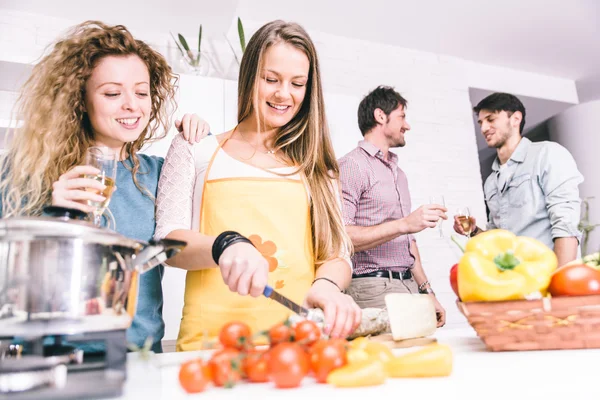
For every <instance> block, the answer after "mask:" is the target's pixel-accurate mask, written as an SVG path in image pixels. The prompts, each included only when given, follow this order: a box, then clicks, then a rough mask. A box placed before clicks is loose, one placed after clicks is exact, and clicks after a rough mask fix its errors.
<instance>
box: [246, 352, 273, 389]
mask: <svg viewBox="0 0 600 400" xmlns="http://www.w3.org/2000/svg"><path fill="white" fill-rule="evenodd" d="M268 360H269V353H268V352H267V351H265V350H257V349H251V350H249V351H248V352H247V353H246V354H245V356H244V361H243V362H242V367H243V370H244V374H245V375H246V377H247V378H248V380H249V381H250V382H268V381H269V374H268V373H267V361H268Z"/></svg>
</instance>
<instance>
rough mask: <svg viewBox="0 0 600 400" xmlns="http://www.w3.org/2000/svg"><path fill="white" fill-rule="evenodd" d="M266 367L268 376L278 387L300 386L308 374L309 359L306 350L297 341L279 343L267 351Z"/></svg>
mask: <svg viewBox="0 0 600 400" xmlns="http://www.w3.org/2000/svg"><path fill="white" fill-rule="evenodd" d="M269 353H270V354H269V359H268V361H267V369H268V371H269V378H270V379H271V380H272V381H273V383H275V386H276V387H278V388H294V387H298V386H300V382H302V379H303V378H304V377H305V376H306V374H308V369H309V361H308V355H307V354H306V351H304V349H303V348H302V346H300V345H299V344H298V343H285V342H284V343H279V344H278V345H276V346H275V347H273V348H272V349H271V350H270V352H269Z"/></svg>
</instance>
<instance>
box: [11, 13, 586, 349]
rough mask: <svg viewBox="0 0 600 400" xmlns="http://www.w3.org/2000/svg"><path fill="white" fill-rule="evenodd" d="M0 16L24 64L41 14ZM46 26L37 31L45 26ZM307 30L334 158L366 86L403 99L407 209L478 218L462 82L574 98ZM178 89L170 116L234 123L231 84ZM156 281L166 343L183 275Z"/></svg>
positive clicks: (352, 136)
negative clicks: (440, 207) (435, 198)
mask: <svg viewBox="0 0 600 400" xmlns="http://www.w3.org/2000/svg"><path fill="white" fill-rule="evenodd" d="M0 11H2V10H0ZM10 13H11V12H9V14H10ZM6 15H7V14H6V13H2V17H0V33H1V34H0V60H2V58H3V57H4V58H5V59H7V60H21V61H23V60H25V61H26V62H30V61H31V60H32V59H33V58H34V57H33V53H36V54H37V52H38V51H39V48H40V45H39V43H44V42H45V41H46V40H47V37H46V36H43V37H38V36H37V34H36V32H38V31H40V29H41V28H40V26H41V25H43V24H44V23H45V22H44V21H45V19H44V18H41V17H39V16H38V17H36V18H33V19H31V18H29V17H27V16H23V15H22V14H19V15H17V16H16V17H15V22H11V19H10V16H8V17H7V16H6ZM30 20H32V21H35V22H34V23H31V22H30ZM65 22H66V21H62V22H60V23H57V22H56V20H51V22H48V23H49V24H54V25H53V27H54V30H56V27H57V26H58V25H61V24H62V25H61V26H67V25H66V24H65ZM74 22H79V21H74ZM244 22H245V25H246V27H247V30H246V31H247V36H248V37H249V36H250V34H251V32H253V31H254V30H255V29H256V28H257V27H258V26H259V25H260V24H259V23H258V22H252V21H244ZM72 23H73V22H72ZM50 30H51V29H50V28H47V29H46V30H43V29H41V31H44V32H47V31H50ZM310 33H311V35H312V37H313V39H314V41H315V43H316V46H317V50H318V52H319V56H320V61H321V67H322V76H323V83H324V90H325V96H326V97H325V100H326V112H327V115H328V118H329V124H330V128H331V132H332V136H333V142H334V146H335V149H336V153H337V155H338V156H342V155H343V154H345V153H346V152H348V151H349V150H351V149H352V148H354V147H355V146H356V143H357V142H358V141H359V140H360V139H361V135H360V133H359V130H358V126H357V117H356V112H357V106H358V103H359V102H360V100H361V98H362V97H363V96H364V95H365V94H367V93H368V91H370V90H371V89H373V88H374V87H376V86H377V85H380V84H385V85H391V86H394V87H395V88H396V89H397V90H398V91H400V92H401V93H402V94H403V95H404V96H405V97H406V98H407V99H408V101H409V106H408V112H407V116H408V121H409V122H410V123H411V125H412V129H411V131H410V132H408V134H407V146H406V147H405V148H403V149H400V150H398V151H397V153H398V154H399V159H400V161H399V163H400V166H401V168H403V169H404V170H405V172H406V174H407V176H408V180H409V184H410V190H411V195H412V201H413V207H414V208H416V207H418V206H420V205H422V204H424V203H426V202H427V201H428V198H429V196H430V195H433V194H441V195H444V196H445V200H446V205H447V206H448V208H449V210H450V216H452V215H453V213H454V211H455V209H456V208H457V207H461V206H469V207H471V211H472V212H473V214H474V215H475V216H476V217H477V220H478V221H479V223H480V224H484V216H485V206H484V202H483V193H482V182H481V175H480V172H479V160H478V155H477V145H476V139H475V135H474V133H473V132H474V131H475V127H474V125H473V119H472V116H471V111H470V109H471V104H470V101H469V92H468V90H469V88H470V87H478V88H481V89H488V90H498V91H499V90H504V91H511V92H513V93H515V94H520V95H526V96H531V97H540V98H546V99H549V100H556V101H564V102H569V103H575V102H577V95H576V92H575V85H574V83H573V82H572V81H569V80H565V79H560V78H553V77H548V76H542V75H536V74H532V73H525V72H521V71H517V70H511V69H507V68H499V67H494V66H487V65H482V64H476V63H473V62H469V61H465V60H461V59H457V58H453V57H446V56H441V55H437V54H433V53H426V52H419V51H414V50H409V49H404V48H400V47H395V46H389V45H383V44H379V43H373V42H366V41H361V40H354V39H347V38H343V37H337V36H334V35H328V34H322V33H319V32H310ZM17 34H18V35H19V37H18V40H19V41H20V42H21V43H22V44H23V43H26V46H27V45H28V46H30V47H31V48H34V50H35V49H38V50H35V51H33V50H30V51H27V50H24V48H23V46H22V45H18V46H17V45H14V43H9V42H11V41H13V40H14V39H13V38H15V37H16V35H17ZM137 34H138V36H139V37H140V38H142V39H145V38H146V37H147V38H148V39H147V40H149V41H150V42H151V43H158V45H157V46H156V47H157V48H158V49H159V51H161V50H164V49H166V50H165V53H166V54H167V57H170V55H169V52H170V50H169V48H168V47H165V43H167V42H168V40H166V39H165V40H163V39H161V38H168V32H160V33H157V32H147V33H144V32H137ZM22 35H25V37H24V38H23V36H22ZM36 43H38V44H36ZM36 46H37V47H36ZM24 53H26V54H25V55H23V54H24ZM180 87H181V91H180V107H179V111H178V112H179V113H181V112H196V113H198V114H199V115H201V116H202V117H203V118H204V119H206V120H207V121H208V122H209V123H210V124H211V126H212V127H213V131H214V132H220V131H222V130H225V129H229V128H231V127H232V126H233V125H234V124H235V121H236V117H235V115H236V111H235V110H236V89H237V88H236V84H235V82H232V81H220V80H215V79H207V78H198V77H182V80H181V85H180ZM167 141H168V140H167ZM155 146H156V147H155ZM155 146H153V147H152V148H150V149H149V151H150V152H155V153H158V154H164V153H165V152H166V149H167V148H168V143H164V144H157V145H155ZM443 227H444V233H445V238H444V239H436V238H435V233H434V232H433V231H426V232H423V233H421V234H418V235H417V240H418V243H419V246H420V253H421V257H422V260H423V264H424V266H425V270H426V272H427V274H428V276H429V278H430V280H431V281H432V285H433V288H434V290H435V291H436V292H437V295H438V298H439V299H440V301H441V302H442V304H443V305H444V306H445V307H446V309H447V311H448V324H447V325H448V326H449V327H457V326H462V325H464V324H465V319H464V318H463V317H462V316H461V315H460V314H459V313H458V311H457V309H456V306H455V304H454V301H455V297H454V295H453V293H452V292H451V289H450V286H449V283H448V271H449V269H450V267H451V266H452V265H453V264H454V263H455V262H457V260H458V258H459V254H458V252H457V250H456V247H455V246H454V244H452V243H451V241H450V239H449V237H450V234H451V233H452V224H451V223H450V222H446V223H444V225H443ZM164 287H165V289H164V292H165V319H166V322H167V335H166V337H165V339H174V338H175V337H176V334H177V329H178V324H179V319H180V316H181V304H182V296H183V287H184V286H183V273H181V272H179V271H168V273H167V276H166V277H165V285H164Z"/></svg>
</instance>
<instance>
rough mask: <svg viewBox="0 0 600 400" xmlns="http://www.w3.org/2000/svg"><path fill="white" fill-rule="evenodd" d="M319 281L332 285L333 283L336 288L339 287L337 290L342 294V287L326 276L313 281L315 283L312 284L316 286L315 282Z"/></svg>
mask: <svg viewBox="0 0 600 400" xmlns="http://www.w3.org/2000/svg"><path fill="white" fill-rule="evenodd" d="M319 279H322V280H324V281H327V282H331V283H333V284H334V285H335V287H337V288H338V289H339V290H340V292H341V291H342V288H341V287H340V286H339V285H338V284H337V283H335V282H334V281H332V280H331V279H329V278H325V277H324V276H322V277H320V278H317V279H315V280H314V281H313V283H312V284H313V285H314V284H315V282H316V281H318V280H319Z"/></svg>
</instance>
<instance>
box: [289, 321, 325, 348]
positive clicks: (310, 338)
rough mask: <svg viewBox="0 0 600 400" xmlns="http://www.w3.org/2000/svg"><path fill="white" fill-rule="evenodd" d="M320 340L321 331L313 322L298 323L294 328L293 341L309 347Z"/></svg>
mask: <svg viewBox="0 0 600 400" xmlns="http://www.w3.org/2000/svg"><path fill="white" fill-rule="evenodd" d="M320 338H321V329H319V327H318V326H317V324H315V323H314V322H313V321H310V320H304V321H300V322H298V323H297V324H296V326H295V327H294V340H295V341H296V342H299V343H301V344H303V345H306V346H311V345H312V344H313V343H315V342H316V341H317V340H319V339H320Z"/></svg>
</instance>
